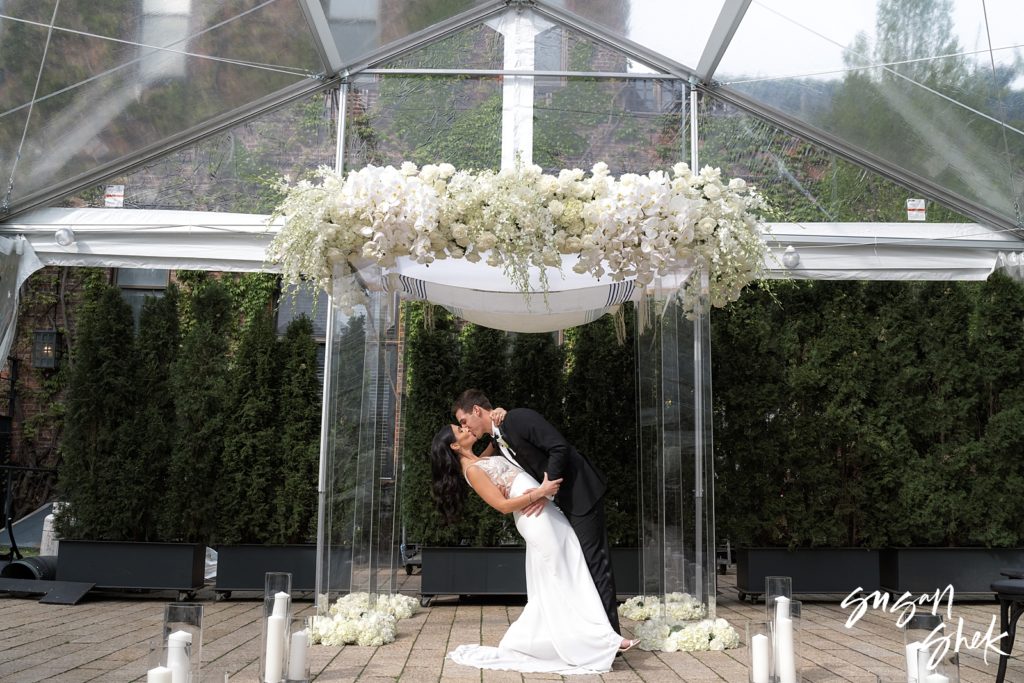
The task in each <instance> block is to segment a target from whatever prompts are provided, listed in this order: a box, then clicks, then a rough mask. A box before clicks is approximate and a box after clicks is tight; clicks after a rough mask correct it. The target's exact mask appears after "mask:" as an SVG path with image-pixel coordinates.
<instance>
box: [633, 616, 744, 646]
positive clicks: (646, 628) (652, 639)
mask: <svg viewBox="0 0 1024 683" xmlns="http://www.w3.org/2000/svg"><path fill="white" fill-rule="evenodd" d="M636 636H637V637H638V638H640V645H639V647H640V648H641V649H643V650H661V651H662V652H676V651H682V652H704V651H707V650H729V649H732V648H735V647H739V645H740V636H739V634H738V633H737V632H736V629H734V628H733V627H732V626H730V625H729V622H727V621H726V620H725V619H704V620H703V621H698V622H696V623H692V624H673V623H672V622H671V621H669V620H664V619H651V620H649V621H645V622H644V623H642V624H640V625H639V626H638V627H637V628H636Z"/></svg>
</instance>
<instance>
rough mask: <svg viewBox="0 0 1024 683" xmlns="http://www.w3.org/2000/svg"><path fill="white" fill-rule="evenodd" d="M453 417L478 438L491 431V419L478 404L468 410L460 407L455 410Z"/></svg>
mask: <svg viewBox="0 0 1024 683" xmlns="http://www.w3.org/2000/svg"><path fill="white" fill-rule="evenodd" d="M455 419H456V420H458V421H459V424H460V425H462V426H463V427H465V428H466V429H468V430H469V431H470V432H472V433H473V436H475V437H476V438H478V439H479V438H480V437H481V436H483V435H484V434H490V433H491V424H490V422H491V421H490V419H488V417H487V416H486V415H484V411H483V409H482V408H481V407H480V406H473V410H470V411H469V412H466V411H464V410H461V409H460V410H456V411H455Z"/></svg>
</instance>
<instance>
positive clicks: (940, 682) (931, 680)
mask: <svg viewBox="0 0 1024 683" xmlns="http://www.w3.org/2000/svg"><path fill="white" fill-rule="evenodd" d="M924 683H949V677H948V676H943V675H942V674H928V675H927V676H925V677H924Z"/></svg>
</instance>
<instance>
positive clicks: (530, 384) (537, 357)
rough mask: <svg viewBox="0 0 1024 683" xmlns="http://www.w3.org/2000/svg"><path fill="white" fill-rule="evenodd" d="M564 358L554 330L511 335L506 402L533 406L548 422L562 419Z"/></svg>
mask: <svg viewBox="0 0 1024 683" xmlns="http://www.w3.org/2000/svg"><path fill="white" fill-rule="evenodd" d="M564 365H565V359H564V357H563V354H562V348H561V347H560V346H559V345H558V343H557V340H556V338H555V335H554V334H553V333H543V334H525V333H519V334H516V335H514V336H513V337H512V346H511V352H510V353H509V358H508V384H507V396H506V399H505V400H506V401H507V405H509V406H513V407H519V408H533V409H534V410H536V411H537V412H538V413H540V414H541V415H543V416H544V417H546V418H547V419H548V421H549V422H551V424H555V425H561V424H564V422H563V419H562V408H563V406H562V397H563V393H564V387H563V376H564V367H563V366H564Z"/></svg>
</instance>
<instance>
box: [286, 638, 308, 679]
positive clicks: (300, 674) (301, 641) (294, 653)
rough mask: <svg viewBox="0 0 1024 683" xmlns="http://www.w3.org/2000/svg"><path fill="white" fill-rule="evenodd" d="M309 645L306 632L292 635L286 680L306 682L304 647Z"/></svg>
mask: <svg viewBox="0 0 1024 683" xmlns="http://www.w3.org/2000/svg"><path fill="white" fill-rule="evenodd" d="M308 645H309V638H308V636H307V635H306V631H305V630H302V631H296V632H295V633H293V634H292V640H291V645H290V646H289V650H288V680H289V681H304V680H306V647H307V646H308Z"/></svg>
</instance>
